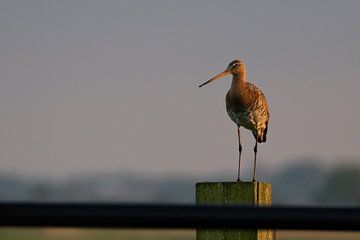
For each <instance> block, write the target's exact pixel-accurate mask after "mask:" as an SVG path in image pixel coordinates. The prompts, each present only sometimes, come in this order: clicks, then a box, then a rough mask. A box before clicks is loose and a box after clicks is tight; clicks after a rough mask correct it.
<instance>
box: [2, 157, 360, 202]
mask: <svg viewBox="0 0 360 240" xmlns="http://www.w3.org/2000/svg"><path fill="white" fill-rule="evenodd" d="M296 162H297V164H294V165H290V166H287V167H285V168H283V169H281V170H279V171H278V172H276V173H275V174H273V175H272V176H267V177H266V181H268V182H271V183H272V185H273V203H274V204H316V205H324V204H326V205H357V204H360V188H359V187H358V183H360V167H359V165H357V164H355V163H352V164H351V163H348V164H339V165H337V166H334V167H327V168H324V167H320V165H318V164H316V163H314V162H311V161H305V162H303V163H301V161H296ZM260 174H261V173H260ZM264 175H265V174H264ZM204 179H207V178H206V176H201V177H189V176H184V177H181V176H177V177H157V176H146V175H143V174H141V175H140V174H129V173H114V174H103V175H101V174H99V175H90V174H89V175H83V176H76V177H73V178H67V179H63V180H59V181H48V180H47V179H37V180H34V179H31V178H20V177H16V176H13V175H9V174H7V175H6V174H2V175H0V201H54V202H63V201H71V202H83V201H91V202H99V201H101V202H103V201H105V202H157V203H194V195H195V193H194V185H195V183H196V182H198V181H204ZM217 180H218V179H217Z"/></svg>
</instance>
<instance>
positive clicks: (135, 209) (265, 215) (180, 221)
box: [0, 203, 360, 231]
mask: <svg viewBox="0 0 360 240" xmlns="http://www.w3.org/2000/svg"><path fill="white" fill-rule="evenodd" d="M0 216H1V217H0V226H2V227H4V226H12V227H82V228H163V229H164V228H174V229H175V228H184V229H194V228H248V229H256V228H267V229H300V230H352V231H354V230H356V231H359V230H360V208H358V207H357V208H353V207H352V208H350V207H349V208H318V207H248V206H214V205H211V206H210V205H208V206H194V205H144V204H143V205H133V204H80V203H79V204H70V203H69V204H56V203H46V204H45V203H0Z"/></svg>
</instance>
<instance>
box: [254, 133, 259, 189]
mask: <svg viewBox="0 0 360 240" xmlns="http://www.w3.org/2000/svg"><path fill="white" fill-rule="evenodd" d="M257 143H258V142H257V140H256V139H255V147H254V172H253V182H256V180H255V174H256V153H257Z"/></svg>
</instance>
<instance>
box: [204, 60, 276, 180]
mask: <svg viewBox="0 0 360 240" xmlns="http://www.w3.org/2000/svg"><path fill="white" fill-rule="evenodd" d="M229 74H232V75H233V79H232V83H231V88H230V90H229V91H228V93H227V94H226V111H227V113H228V115H229V117H230V118H231V120H232V121H233V122H235V123H236V125H237V133H238V140H239V166H238V178H237V181H240V162H241V152H242V146H241V141H240V127H241V126H242V127H245V128H247V129H249V130H250V131H251V132H252V133H253V135H254V138H255V147H254V171H253V181H255V173H256V153H257V143H258V142H259V143H262V142H266V134H267V129H268V124H269V117H270V115H269V107H268V104H267V102H266V99H265V95H264V93H263V92H262V91H261V90H260V89H259V88H258V87H256V86H255V85H254V84H252V83H249V82H247V81H246V68H245V63H244V62H243V61H241V60H234V61H232V62H231V63H230V64H229V66H228V67H227V68H226V69H225V71H223V72H222V73H220V74H218V75H216V76H215V77H213V78H212V79H210V80H209V81H207V82H205V83H203V84H201V85H200V86H199V87H202V86H204V85H206V84H208V83H210V82H212V81H215V80H217V79H219V78H222V77H224V76H226V75H229Z"/></svg>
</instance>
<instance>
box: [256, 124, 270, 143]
mask: <svg viewBox="0 0 360 240" xmlns="http://www.w3.org/2000/svg"><path fill="white" fill-rule="evenodd" d="M267 131H268V122H266V123H265V128H259V129H258V130H257V132H253V134H254V137H255V139H256V141H257V142H258V143H263V142H266V134H267Z"/></svg>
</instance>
